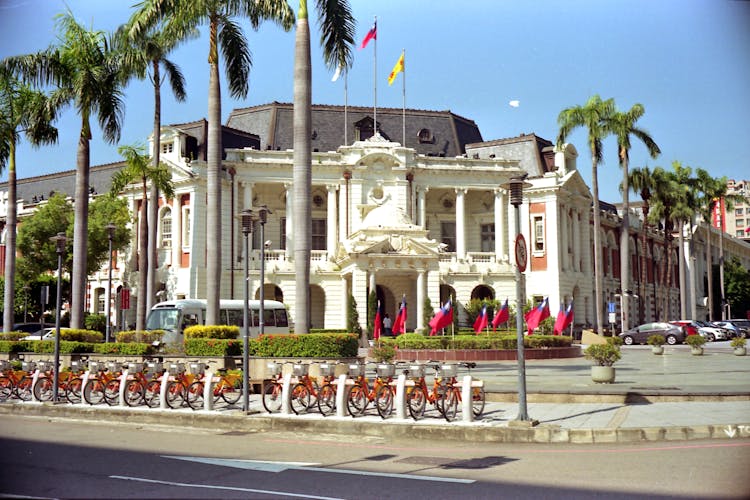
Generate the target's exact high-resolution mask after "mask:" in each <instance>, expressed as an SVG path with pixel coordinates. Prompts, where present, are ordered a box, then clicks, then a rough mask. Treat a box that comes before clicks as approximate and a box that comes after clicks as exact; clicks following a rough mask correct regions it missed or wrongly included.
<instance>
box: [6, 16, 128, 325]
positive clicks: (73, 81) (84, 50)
mask: <svg viewBox="0 0 750 500" xmlns="http://www.w3.org/2000/svg"><path fill="white" fill-rule="evenodd" d="M57 29H58V30H59V31H60V45H59V46H52V47H50V48H48V49H47V50H45V51H42V52H39V53H37V54H31V55H27V56H18V57H12V58H9V59H7V60H6V65H7V67H9V68H10V69H12V70H15V71H18V72H19V74H20V75H22V76H23V77H24V78H26V79H28V80H30V81H32V82H34V83H37V84H39V85H51V86H53V87H54V89H53V90H52V92H51V94H50V99H51V101H52V102H53V105H54V106H56V107H57V108H60V107H62V106H65V105H69V104H70V105H72V106H73V107H74V108H75V110H76V112H77V113H78V115H79V116H80V118H81V132H80V135H79V138H78V152H77V161H76V187H75V226H74V231H73V272H72V285H71V302H72V307H71V315H70V326H71V327H72V328H83V326H84V325H83V312H84V305H85V301H86V279H87V272H86V269H87V255H86V254H87V246H88V242H87V234H88V207H89V194H90V193H89V166H90V163H91V160H90V142H91V118H92V117H96V118H97V120H98V122H99V125H100V127H101V128H102V132H103V135H104V139H105V140H106V141H107V142H109V143H115V142H117V141H119V140H120V131H121V129H122V117H123V110H124V105H123V102H122V96H123V85H124V79H123V78H122V75H121V72H120V64H119V59H118V57H117V54H116V53H115V52H114V51H113V50H112V49H111V41H110V40H109V39H108V37H107V35H106V34H105V33H104V32H103V31H93V30H91V31H90V30H87V29H86V28H84V27H83V26H82V25H80V24H79V23H78V22H77V21H76V19H75V18H74V17H73V13H72V12H71V11H70V10H68V11H67V12H65V13H64V14H60V15H59V16H58V17H57Z"/></svg>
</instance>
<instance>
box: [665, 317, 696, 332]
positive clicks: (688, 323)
mask: <svg viewBox="0 0 750 500" xmlns="http://www.w3.org/2000/svg"><path fill="white" fill-rule="evenodd" d="M669 324H671V325H676V326H681V327H682V328H684V329H685V333H687V334H688V335H699V334H700V332H698V329H699V328H700V325H699V324H698V323H696V322H695V321H693V320H691V319H680V320H677V321H670V322H669Z"/></svg>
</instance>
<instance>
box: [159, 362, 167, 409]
mask: <svg viewBox="0 0 750 500" xmlns="http://www.w3.org/2000/svg"><path fill="white" fill-rule="evenodd" d="M168 385H169V370H167V371H165V372H164V373H162V375H161V382H160V383H159V409H160V410H166V409H167V408H168V406H167V386H168Z"/></svg>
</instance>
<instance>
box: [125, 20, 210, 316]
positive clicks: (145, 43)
mask: <svg viewBox="0 0 750 500" xmlns="http://www.w3.org/2000/svg"><path fill="white" fill-rule="evenodd" d="M137 16H138V13H136V14H135V15H134V16H133V17H132V18H131V21H130V22H131V23H132V22H134V19H135V18H136V17H137ZM129 33H130V27H129V26H128V25H124V26H121V27H120V29H119V30H118V33H117V34H118V38H119V40H120V41H121V42H122V51H123V59H124V64H125V66H126V67H127V68H128V69H129V70H130V71H131V72H132V73H133V74H134V75H135V76H137V77H138V78H140V79H143V78H145V77H146V75H147V74H148V78H149V81H150V82H151V84H152V85H153V87H154V130H153V132H152V134H153V138H154V139H153V151H152V158H153V167H154V168H157V167H158V166H159V164H160V155H161V85H162V83H163V82H164V80H165V79H168V80H169V84H170V87H171V89H172V93H173V94H174V96H175V98H176V99H177V101H179V102H183V101H184V100H185V99H186V98H187V94H186V92H185V78H184V76H183V75H182V71H180V68H179V67H178V66H177V65H175V64H174V63H173V62H172V61H170V60H169V59H167V55H168V54H169V53H170V52H171V51H172V50H174V49H175V48H177V46H178V45H179V44H180V43H182V42H183V41H185V40H187V39H190V38H197V36H198V34H199V33H198V31H197V30H190V31H187V32H185V31H182V30H180V29H179V26H177V25H174V24H173V25H171V26H170V29H167V28H166V26H164V25H163V24H162V25H156V26H154V27H152V28H151V29H149V30H147V31H141V32H140V33H139V35H138V36H134V37H130V36H128V34H129ZM162 67H163V70H164V75H163V76H162V73H161V72H162ZM149 68H150V71H149ZM158 198H159V190H158V189H157V187H156V185H154V184H152V185H151V190H150V193H149V200H150V203H149V202H148V200H146V199H145V198H144V200H143V203H148V210H147V211H148V217H146V218H145V219H142V221H141V224H146V225H147V234H148V238H147V240H148V241H146V239H141V240H139V243H140V249H139V252H142V253H145V254H147V255H148V265H147V274H148V276H147V281H146V288H145V289H142V290H143V291H142V292H141V293H139V295H140V296H141V297H142V300H144V299H145V303H146V310H150V309H151V307H152V306H153V302H154V297H155V293H156V290H155V288H156V267H157V263H158V256H157V252H156V246H157V245H156V237H157V226H158V213H159V205H158V203H157V201H156V200H158ZM149 221H150V222H149ZM141 272H144V270H143V269H141Z"/></svg>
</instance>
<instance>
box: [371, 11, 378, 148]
mask: <svg viewBox="0 0 750 500" xmlns="http://www.w3.org/2000/svg"><path fill="white" fill-rule="evenodd" d="M372 97H373V106H372V115H373V119H374V120H375V123H374V124H373V131H372V134H373V135H375V134H377V133H378V16H375V43H374V45H373V58H372Z"/></svg>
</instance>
